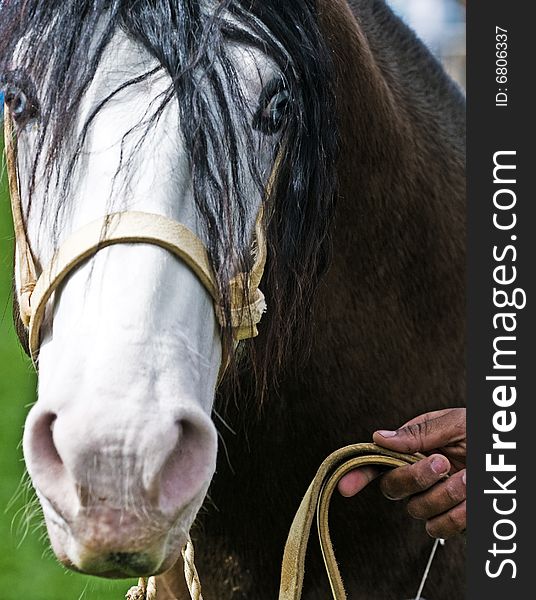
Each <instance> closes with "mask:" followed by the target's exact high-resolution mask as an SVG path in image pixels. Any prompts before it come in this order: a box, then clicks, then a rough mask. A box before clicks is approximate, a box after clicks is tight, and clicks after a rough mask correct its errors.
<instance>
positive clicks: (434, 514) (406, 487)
mask: <svg viewBox="0 0 536 600" xmlns="http://www.w3.org/2000/svg"><path fill="white" fill-rule="evenodd" d="M465 421H466V411H465V409H464V408H449V409H445V410H438V411H434V412H430V413H426V414H424V415H419V416H418V417H415V418H414V419H412V420H411V421H408V422H407V423H405V424H404V425H402V427H400V428H399V429H397V430H396V431H386V430H380V431H376V432H375V433H374V435H373V440H374V442H375V443H376V444H378V445H379V446H382V447H384V448H388V449H390V450H395V451H397V452H407V453H411V454H413V453H414V452H426V453H428V452H431V451H433V454H431V455H430V456H427V457H426V458H425V459H423V460H421V461H419V462H418V463H415V464H414V465H408V466H403V467H399V468H397V469H393V470H392V471H389V472H387V473H385V472H382V471H380V470H379V469H377V468H375V467H362V468H360V469H356V470H354V471H351V472H350V473H348V474H347V475H345V476H344V477H343V478H342V479H341V480H340V481H339V484H338V488H339V492H340V493H341V494H342V495H343V496H346V497H351V496H355V495H356V494H357V493H358V492H360V491H361V490H362V489H363V488H364V487H365V486H366V485H368V484H369V483H370V482H371V481H372V480H373V479H375V478H376V477H378V476H379V475H382V477H381V480H380V488H381V490H382V492H383V494H384V495H385V496H386V497H387V498H389V499H391V500H402V499H408V504H407V510H408V512H409V514H410V515H411V516H412V517H414V518H416V519H422V520H424V521H426V531H427V532H428V533H429V535H431V536H432V537H441V538H448V537H451V536H453V535H455V534H456V533H460V532H462V531H464V530H465V525H466V468H465V463H466V452H467V439H466V422H465ZM446 475H450V477H449V478H448V479H447V478H446Z"/></svg>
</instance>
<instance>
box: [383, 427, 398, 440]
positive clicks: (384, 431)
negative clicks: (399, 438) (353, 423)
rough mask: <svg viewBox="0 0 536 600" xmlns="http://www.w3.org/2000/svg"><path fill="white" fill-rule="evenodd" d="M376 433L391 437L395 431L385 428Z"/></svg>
mask: <svg viewBox="0 0 536 600" xmlns="http://www.w3.org/2000/svg"><path fill="white" fill-rule="evenodd" d="M378 433H379V434H380V435H381V436H382V437H384V438H392V437H395V435H396V434H397V432H396V431H388V430H387V429H381V430H380V431H378Z"/></svg>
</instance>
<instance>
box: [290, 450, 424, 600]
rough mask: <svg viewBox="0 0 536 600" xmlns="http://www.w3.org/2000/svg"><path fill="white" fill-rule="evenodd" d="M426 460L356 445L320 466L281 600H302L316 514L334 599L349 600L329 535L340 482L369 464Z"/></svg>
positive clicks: (294, 529) (298, 523)
mask: <svg viewBox="0 0 536 600" xmlns="http://www.w3.org/2000/svg"><path fill="white" fill-rule="evenodd" d="M421 458H423V456H422V455H420V454H415V455H412V454H401V453H398V452H392V451H390V450H386V449H385V448H381V447H380V446H377V445H376V444H354V445H353V446H346V447H345V448H341V449H339V450H337V451H336V452H334V453H333V454H331V455H330V456H328V458H326V460H325V461H324V462H323V463H322V464H321V465H320V468H319V469H318V471H317V473H316V475H315V478H314V479H313V481H312V482H311V485H310V486H309V489H308V490H307V492H306V494H305V496H304V498H303V500H302V502H301V504H300V507H299V509H298V512H297V513H296V516H295V517H294V521H293V522H292V525H291V528H290V532H289V535H288V538H287V543H286V545H285V552H284V555H283V563H282V568H281V585H280V589H279V600H301V596H302V588H303V578H304V574H305V554H306V551H307V544H308V541H309V536H310V533H311V527H312V524H313V521H314V519H315V515H316V521H317V527H318V535H319V538H320V545H321V548H322V555H323V557H324V564H325V567H326V572H327V575H328V579H329V583H330V586H331V593H332V595H333V599H334V600H346V599H347V596H346V592H345V589H344V585H343V582H342V577H341V574H340V571H339V567H338V565H337V561H336V559H335V553H334V551H333V545H332V543H331V536H330V533H329V505H330V502H331V497H332V495H333V492H334V490H335V488H336V487H337V483H338V482H339V480H340V479H341V477H343V476H344V475H346V473H348V472H349V471H351V470H353V469H356V468H358V467H363V466H365V465H379V466H384V467H401V466H404V465H409V464H414V463H416V462H417V461H419V460H420V459H421Z"/></svg>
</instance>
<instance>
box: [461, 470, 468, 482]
mask: <svg viewBox="0 0 536 600" xmlns="http://www.w3.org/2000/svg"><path fill="white" fill-rule="evenodd" d="M466 475H467V471H464V472H463V475H462V481H463V485H467V481H466V477H465V476H466Z"/></svg>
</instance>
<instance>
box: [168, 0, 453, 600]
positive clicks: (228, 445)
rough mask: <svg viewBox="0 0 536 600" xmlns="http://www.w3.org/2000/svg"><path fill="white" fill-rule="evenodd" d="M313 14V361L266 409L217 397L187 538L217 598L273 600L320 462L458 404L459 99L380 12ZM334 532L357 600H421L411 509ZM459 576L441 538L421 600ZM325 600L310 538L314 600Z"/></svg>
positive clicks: (365, 510) (336, 512) (384, 508)
mask: <svg viewBox="0 0 536 600" xmlns="http://www.w3.org/2000/svg"><path fill="white" fill-rule="evenodd" d="M319 4H320V18H321V21H322V27H323V30H324V32H325V35H326V37H327V39H328V40H329V44H330V46H331V48H332V50H333V58H334V62H335V65H336V69H337V73H336V75H337V77H336V79H337V84H336V85H337V92H336V96H337V102H338V114H339V127H340V138H341V152H340V160H339V167H338V184H339V186H338V191H339V198H338V207H337V211H336V215H335V220H334V223H333V227H332V238H333V261H332V265H331V268H330V270H329V272H328V274H327V276H326V277H325V279H324V280H323V284H322V286H321V291H320V293H319V298H318V301H317V303H316V309H315V314H314V330H313V331H311V336H312V352H311V355H310V358H309V359H308V360H307V362H306V364H299V365H298V364H293V358H292V357H288V361H289V362H288V365H286V366H287V369H286V373H287V376H286V377H285V378H284V379H283V380H282V381H281V382H280V384H279V386H278V388H277V389H270V390H269V391H268V393H267V396H266V397H267V399H266V401H265V404H264V406H263V409H262V410H261V411H260V412H259V411H258V409H257V406H256V405H255V402H254V400H253V398H252V397H251V396H250V395H248V393H247V392H246V390H248V389H252V387H253V386H252V385H251V382H249V376H248V375H247V374H246V375H244V376H243V378H242V381H241V388H240V389H241V390H242V392H241V394H239V396H238V400H234V399H233V400H232V401H229V400H228V399H227V400H226V399H225V398H224V397H221V398H220V401H219V402H220V407H222V408H221V411H225V412H224V416H225V420H226V422H227V423H228V424H229V426H230V427H231V428H232V429H233V430H234V431H233V433H231V432H230V431H226V430H223V431H222V435H223V437H224V442H225V451H222V450H223V448H221V449H220V455H219V463H218V468H217V472H216V475H215V477H214V480H213V482H212V486H211V489H210V492H209V500H207V502H206V504H205V509H204V511H202V513H201V514H200V516H199V517H198V522H197V527H196V528H195V530H194V532H193V538H194V540H195V542H196V547H197V555H198V559H197V560H198V568H199V571H200V573H201V576H202V580H203V582H204V592H205V595H206V597H207V598H221V599H225V600H242V599H243V600H245V599H248V600H273V599H274V598H276V597H277V590H278V583H279V569H280V561H281V557H282V551H283V547H284V543H285V540H286V535H287V532H288V528H289V526H290V523H291V521H292V517H293V515H294V512H295V511H296V509H297V507H298V505H299V502H300V499H301V497H302V495H303V493H304V492H305V490H306V488H307V486H308V483H309V482H310V480H311V478H312V477H313V475H314V473H315V471H316V468H317V467H318V465H319V464H320V462H321V461H322V460H323V458H324V457H325V456H326V455H327V454H329V453H330V452H332V451H333V450H335V449H336V448H338V447H340V446H343V445H346V444H350V443H355V442H359V441H368V440H370V438H371V434H372V432H373V431H374V430H375V429H377V428H379V427H387V428H395V427H397V426H399V425H401V424H402V423H403V422H405V421H406V420H408V419H410V418H411V417H413V416H416V415H417V414H420V413H423V412H426V411H429V410H434V409H439V408H443V407H448V406H459V405H461V404H463V402H464V358H465V357H464V318H465V317H464V312H465V302H464V277H465V272H464V268H465V266H464V263H465V257H464V213H465V204H464V203H465V199H464V197H465V183H464V103H463V99H462V98H461V95H460V94H459V92H458V91H457V90H456V89H455V87H454V85H453V84H452V83H451V82H450V81H449V80H448V78H447V77H446V76H445V74H444V73H443V72H442V71H441V69H440V68H439V67H438V65H437V63H436V62H435V61H434V60H433V59H432V58H431V57H430V55H429V53H428V52H427V51H426V50H425V49H424V48H423V47H422V46H421V45H420V43H418V42H417V40H416V39H415V38H414V36H413V34H411V32H410V31H409V30H408V29H407V28H406V27H405V26H404V25H402V24H401V23H400V22H399V21H398V20H397V19H396V18H394V17H393V15H392V14H391V13H390V11H388V10H387V9H386V8H385V6H384V4H383V2H377V1H372V0H371V1H369V0H357V1H354V2H352V3H351V4H352V12H351V9H350V8H349V6H348V5H347V3H346V2H345V0H329V1H321V2H320V3H319ZM261 335H262V332H261ZM332 531H333V537H334V542H335V548H336V553H337V558H338V560H339V562H340V565H341V568H342V572H343V575H344V579H345V583H346V586H347V591H348V594H349V597H350V598H355V599H360V600H401V599H403V598H410V597H414V595H415V592H416V590H417V588H418V585H419V582H420V578H421V576H422V573H423V571H424V568H425V565H426V561H427V559H428V555H429V552H430V549H431V546H432V540H431V539H430V538H429V537H428V536H427V534H426V533H425V531H424V525H423V523H418V522H416V521H414V520H412V519H411V518H410V517H409V516H408V515H407V513H406V512H405V510H404V506H403V503H393V502H390V501H388V500H386V499H385V498H384V497H383V496H382V495H381V494H380V493H379V491H378V489H377V487H376V486H374V485H372V486H370V489H366V490H365V491H364V492H362V493H361V494H360V495H359V497H358V498H356V499H352V500H345V499H342V498H337V499H336V500H335V501H334V504H333V508H332ZM463 563H464V553H463V541H462V540H461V539H453V540H449V541H447V543H446V545H445V546H444V547H442V548H440V550H439V554H438V557H437V559H436V562H435V563H434V565H433V568H432V572H431V575H430V579H429V582H428V583H427V586H426V588H425V591H424V595H425V597H426V598H428V599H429V600H447V599H453V598H461V597H462V596H463V579H464V578H463ZM175 575H176V573H175ZM171 579H172V575H171V574H170V575H168V577H167V581H168V582H169V581H170V580H171ZM162 585H164V584H163V583H162ZM175 593H178V591H176V592H175ZM181 597H182V596H181ZM328 597H330V592H329V587H328V583H327V578H326V576H325V574H324V569H323V566H322V559H321V554H320V550H319V547H318V543H317V540H316V539H312V540H311V542H310V551H309V555H308V560H307V574H306V580H305V592H304V600H325V599H326V598H328Z"/></svg>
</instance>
